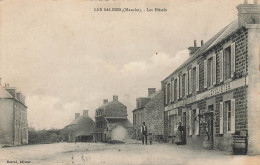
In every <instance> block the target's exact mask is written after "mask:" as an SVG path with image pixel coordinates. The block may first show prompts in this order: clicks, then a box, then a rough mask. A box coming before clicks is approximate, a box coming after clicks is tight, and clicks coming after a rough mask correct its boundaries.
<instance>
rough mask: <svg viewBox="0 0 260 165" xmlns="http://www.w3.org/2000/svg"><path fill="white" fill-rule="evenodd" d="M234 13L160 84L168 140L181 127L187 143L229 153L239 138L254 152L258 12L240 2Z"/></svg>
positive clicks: (258, 77)
mask: <svg viewBox="0 0 260 165" xmlns="http://www.w3.org/2000/svg"><path fill="white" fill-rule="evenodd" d="M237 9H238V19H236V20H234V21H233V22H231V23H230V24H229V25H227V26H226V27H224V28H223V29H222V30H221V31H219V32H218V33H217V34H216V35H215V36H213V37H212V38H211V39H209V40H208V41H207V42H206V43H205V44H204V43H203V41H202V42H201V46H200V47H199V46H197V43H196V41H195V42H194V46H192V47H190V48H189V50H190V57H189V58H188V59H187V60H186V61H185V62H184V63H183V64H182V65H181V66H180V67H178V68H177V69H176V70H174V71H173V73H172V74H170V75H169V76H167V77H166V78H165V79H164V80H163V81H162V90H163V91H164V107H165V120H164V121H165V130H164V132H165V137H166V138H169V140H171V139H170V138H172V137H174V135H175V132H176V124H177V123H178V122H182V125H183V127H184V128H185V129H184V137H185V139H184V141H185V142H186V143H187V144H192V145H202V144H203V142H204V141H205V140H206V139H207V140H208V141H210V142H212V144H213V147H214V148H216V149H221V150H228V151H230V150H232V146H233V145H234V143H233V142H234V139H235V137H236V136H243V137H247V138H248V144H246V147H247V149H248V154H257V153H259V147H257V145H255V144H257V143H258V142H257V139H258V138H259V137H260V136H259V135H260V134H259V128H258V126H259V125H260V122H259V115H260V114H259V93H260V90H259V89H260V88H259V82H260V81H259V80H260V74H259V70H260V69H259V68H260V65H259V62H260V59H259V43H260V42H259V41H260V24H259V23H260V7H259V5H258V4H257V1H254V4H248V3H247V1H246V0H245V2H244V4H240V5H238V6H237ZM204 121H205V122H204ZM207 133H208V135H209V136H207Z"/></svg>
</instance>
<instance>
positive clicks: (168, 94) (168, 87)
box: [167, 83, 171, 104]
mask: <svg viewBox="0 0 260 165" xmlns="http://www.w3.org/2000/svg"><path fill="white" fill-rule="evenodd" d="M170 85H171V84H170V83H168V84H167V104H169V103H170Z"/></svg>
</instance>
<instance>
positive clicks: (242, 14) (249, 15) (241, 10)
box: [237, 0, 260, 27]
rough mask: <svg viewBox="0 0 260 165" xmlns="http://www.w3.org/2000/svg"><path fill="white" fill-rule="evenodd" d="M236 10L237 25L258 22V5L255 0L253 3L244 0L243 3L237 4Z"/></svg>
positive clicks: (259, 6)
mask: <svg viewBox="0 0 260 165" xmlns="http://www.w3.org/2000/svg"><path fill="white" fill-rule="evenodd" d="M237 10H238V26H239V27H241V26H246V25H247V24H259V23H260V5H258V3H257V0H254V4H248V1H247V0H244V4H240V5H238V6H237Z"/></svg>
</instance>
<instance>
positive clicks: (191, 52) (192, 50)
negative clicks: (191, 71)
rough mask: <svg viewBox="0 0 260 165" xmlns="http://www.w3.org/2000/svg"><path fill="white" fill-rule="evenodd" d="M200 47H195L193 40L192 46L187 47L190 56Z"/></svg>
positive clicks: (195, 43) (195, 42)
mask: <svg viewBox="0 0 260 165" xmlns="http://www.w3.org/2000/svg"><path fill="white" fill-rule="evenodd" d="M199 48H200V47H197V41H196V40H194V46H193V47H189V48H188V50H189V51H190V53H189V54H190V56H191V55H193V54H194V53H195V52H196V51H197V50H198V49H199Z"/></svg>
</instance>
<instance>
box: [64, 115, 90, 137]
mask: <svg viewBox="0 0 260 165" xmlns="http://www.w3.org/2000/svg"><path fill="white" fill-rule="evenodd" d="M74 124H75V125H76V132H75V136H84V135H85V136H87V135H92V134H93V133H94V131H95V122H94V121H93V120H92V119H91V118H90V117H84V116H83V115H81V116H80V117H79V118H77V119H74V120H73V121H72V122H71V123H70V124H69V125H74Z"/></svg>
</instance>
